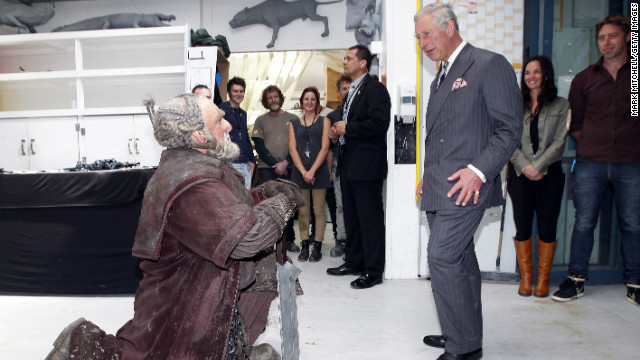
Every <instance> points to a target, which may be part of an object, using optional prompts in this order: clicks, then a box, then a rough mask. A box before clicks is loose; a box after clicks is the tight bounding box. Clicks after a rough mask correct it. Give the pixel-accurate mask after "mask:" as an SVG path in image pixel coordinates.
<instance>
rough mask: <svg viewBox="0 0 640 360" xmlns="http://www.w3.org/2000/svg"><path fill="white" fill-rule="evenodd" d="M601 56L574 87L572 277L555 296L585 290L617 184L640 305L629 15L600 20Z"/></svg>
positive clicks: (627, 275)
mask: <svg viewBox="0 0 640 360" xmlns="http://www.w3.org/2000/svg"><path fill="white" fill-rule="evenodd" d="M596 34H597V42H598V48H599V50H600V52H601V53H602V57H601V58H600V60H599V61H598V62H597V63H596V64H594V65H592V66H589V67H588V68H587V69H585V70H583V71H582V72H580V73H579V74H578V75H576V77H575V79H574V80H573V82H572V83H571V90H570V91H569V103H570V104H571V127H570V129H569V133H570V134H571V136H573V138H574V139H575V140H576V141H577V143H578V148H577V159H576V164H575V172H574V179H575V185H574V188H573V198H574V204H575V207H576V219H575V225H574V227H573V235H572V236H571V256H570V260H569V277H568V278H567V280H566V281H565V282H564V283H563V284H562V285H560V289H559V290H558V291H556V292H555V293H554V294H553V296H552V298H553V299H554V300H556V301H560V302H567V301H571V300H573V299H577V298H579V297H581V296H583V295H584V282H585V280H587V279H588V276H587V270H588V266H589V258H590V257H591V251H592V249H593V243H594V237H593V231H594V229H595V227H596V224H597V221H598V215H599V212H600V206H601V202H602V197H603V195H604V192H605V190H606V188H607V186H608V185H609V184H611V186H612V187H613V192H614V196H615V202H616V209H617V212H618V221H619V223H620V230H621V232H622V254H623V258H624V267H625V269H624V275H623V277H624V281H625V283H626V285H627V298H628V300H629V301H630V302H631V303H633V304H635V305H640V146H639V145H638V140H639V139H640V119H639V118H638V117H637V116H634V117H632V116H631V62H630V57H629V50H628V42H629V41H630V39H631V35H630V21H629V18H627V17H624V16H622V15H612V16H608V17H606V18H605V19H604V20H602V21H600V22H599V23H598V24H597V25H596Z"/></svg>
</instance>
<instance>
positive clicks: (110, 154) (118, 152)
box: [81, 114, 164, 166]
mask: <svg viewBox="0 0 640 360" xmlns="http://www.w3.org/2000/svg"><path fill="white" fill-rule="evenodd" d="M81 133H82V134H83V135H82V136H81V147H82V154H83V157H84V159H83V160H84V161H85V162H86V163H93V162H94V161H96V160H104V159H112V158H114V159H116V160H118V161H120V162H130V163H140V165H142V166H158V162H159V161H160V154H161V153H162V150H163V149H164V148H163V147H161V146H160V145H159V144H158V142H157V141H156V140H155V138H154V136H153V127H152V126H151V121H150V120H149V117H148V116H147V115H146V114H145V115H109V116H85V117H83V118H82V120H81Z"/></svg>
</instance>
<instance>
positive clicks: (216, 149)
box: [203, 127, 240, 162]
mask: <svg viewBox="0 0 640 360" xmlns="http://www.w3.org/2000/svg"><path fill="white" fill-rule="evenodd" d="M203 130H205V134H206V135H207V140H208V141H207V144H208V145H209V146H208V148H207V154H208V155H209V156H211V157H213V158H216V159H218V160H222V161H224V162H233V161H234V160H235V159H237V158H238V156H240V147H239V146H238V145H237V144H236V143H234V142H233V141H231V137H230V136H229V133H225V134H224V139H223V140H219V139H218V138H216V137H215V135H213V133H212V132H211V131H209V129H207V128H206V127H205V128H204V129H203Z"/></svg>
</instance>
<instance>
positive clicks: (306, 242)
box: [298, 240, 309, 261]
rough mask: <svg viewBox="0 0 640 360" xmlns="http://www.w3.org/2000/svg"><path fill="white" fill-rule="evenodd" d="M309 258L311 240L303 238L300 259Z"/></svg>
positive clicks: (305, 259)
mask: <svg viewBox="0 0 640 360" xmlns="http://www.w3.org/2000/svg"><path fill="white" fill-rule="evenodd" d="M307 260H309V240H302V247H301V248H300V255H298V261H307Z"/></svg>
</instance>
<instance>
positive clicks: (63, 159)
mask: <svg viewBox="0 0 640 360" xmlns="http://www.w3.org/2000/svg"><path fill="white" fill-rule="evenodd" d="M189 45H190V31H189V28H188V26H187V25H185V26H168V27H156V28H134V29H115V30H96V31H77V32H59V33H42V34H20V35H3V36H0V149H2V150H3V156H1V157H0V168H5V169H7V170H44V169H57V168H61V167H73V166H75V164H76V163H78V162H79V161H83V160H84V161H87V162H93V161H95V160H100V159H105V158H116V160H118V161H122V162H125V161H131V162H141V165H149V166H153V165H157V160H158V159H159V155H160V152H161V150H162V149H161V148H160V147H159V145H157V144H155V140H154V139H153V138H151V139H149V138H148V137H149V134H151V136H152V133H153V132H152V131H151V132H150V131H149V130H150V128H151V124H150V122H149V121H148V119H147V120H146V121H144V120H142V119H137V118H138V117H143V115H145V114H146V110H145V108H144V107H143V106H142V99H144V98H145V97H147V96H153V97H154V98H155V99H156V102H157V103H161V102H162V101H164V100H166V99H167V98H169V97H172V96H175V95H177V94H179V93H182V92H186V91H189V90H190V88H189V85H190V80H189V79H190V78H189V74H190V71H189V61H188V56H187V53H188V47H189ZM213 66H214V69H215V63H214V64H213ZM214 71H215V70H214ZM118 117H121V118H120V119H118ZM85 119H86V120H85ZM123 119H124V120H123ZM44 121H46V123H47V126H46V128H47V132H46V134H44V135H43V134H42V131H38V128H42V127H43V125H42V123H43V122H44ZM99 121H104V122H110V123H111V125H109V124H106V123H105V124H100V125H99V126H98V125H96V124H97V123H98V122H99ZM58 123H59V124H58ZM56 125H60V126H56ZM87 125H89V126H88V128H86V129H85V127H87ZM109 126H111V127H115V129H111V131H109V132H105V134H104V135H105V136H104V137H102V138H101V141H93V140H91V139H98V138H100V135H97V134H95V133H91V134H90V135H89V136H87V138H88V139H87V140H86V139H85V135H87V133H86V132H90V131H93V129H94V128H95V129H96V131H101V130H100V129H106V128H109ZM16 128H22V130H21V131H16ZM25 129H28V131H27V130H25ZM85 130H86V132H85ZM119 133H120V134H119ZM32 134H39V135H38V136H41V137H42V136H46V137H49V138H50V139H48V141H43V140H44V139H38V138H34V136H33V135H32ZM116 136H117V137H120V138H118V139H115V138H114V137H116ZM143 136H144V137H145V138H144V139H143V138H142V137H143ZM121 138H125V140H124V144H125V145H124V146H127V150H124V151H123V150H122V149H113V152H110V149H109V147H111V146H120V143H122V142H123V140H122V139H121ZM55 139H60V141H64V142H65V144H64V146H56V145H55V143H56V141H55ZM70 139H73V140H70ZM149 140H151V141H149ZM69 141H71V142H72V144H68V142H69ZM138 142H140V143H145V144H146V145H144V146H141V147H140V148H138V145H139V144H138ZM151 143H153V144H155V145H149V144H151ZM32 144H33V145H34V148H33V151H32V150H31V149H32V148H31V145H32ZM45 144H46V146H47V147H46V148H38V149H37V150H36V148H35V146H38V145H45ZM52 144H53V145H52ZM94 146H99V147H101V148H100V149H95V148H93V147H94ZM129 148H131V149H132V150H131V151H130V152H128V149H129ZM23 149H24V151H23ZM142 149H143V150H142ZM142 151H147V153H144V154H142ZM149 152H151V153H149ZM92 154H99V155H102V156H103V157H100V158H90V157H88V155H92ZM110 154H112V156H108V155H110ZM120 154H127V155H131V156H126V157H124V158H119V155H120ZM37 157H40V158H37ZM61 164H65V165H61Z"/></svg>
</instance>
